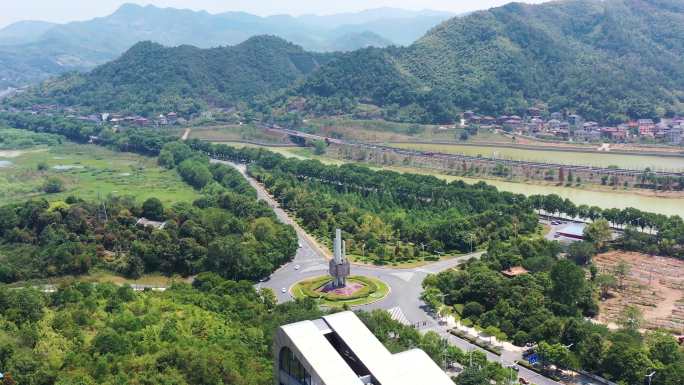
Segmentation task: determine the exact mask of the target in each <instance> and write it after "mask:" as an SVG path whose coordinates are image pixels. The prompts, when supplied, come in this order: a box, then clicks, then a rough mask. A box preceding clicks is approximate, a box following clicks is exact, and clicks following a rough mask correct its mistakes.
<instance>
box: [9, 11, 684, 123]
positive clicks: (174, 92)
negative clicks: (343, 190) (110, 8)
mask: <svg viewBox="0 0 684 385" xmlns="http://www.w3.org/2000/svg"><path fill="white" fill-rule="evenodd" d="M245 52H247V53H245ZM250 55H256V56H250ZM300 60H301V62H300ZM262 62H263V63H262ZM217 63H218V64H217ZM224 63H230V65H231V66H232V67H230V68H229V69H226V68H224V67H223V66H224ZM255 63H259V64H263V65H261V66H259V67H256V66H255ZM283 63H285V64H283ZM225 65H228V64H225ZM252 67H253V68H252ZM216 71H219V72H217V73H216ZM242 74H249V77H247V78H246V79H251V80H249V81H243V82H240V79H242V76H243V75H242ZM231 76H232V77H231ZM252 81H254V83H252ZM234 82H238V83H237V84H239V86H236V85H235V84H233V83H234ZM257 97H258V98H257ZM30 98H33V99H32V100H33V101H36V100H37V101H45V102H55V101H56V102H59V103H62V104H70V105H85V106H89V107H92V108H93V109H94V110H100V111H103V110H127V111H129V112H133V113H141V112H143V113H147V112H156V111H163V110H167V111H168V110H177V111H192V110H193V109H195V108H202V106H211V105H214V106H229V105H230V106H232V105H236V104H238V103H239V102H247V103H251V105H252V106H253V107H254V108H255V109H257V110H259V111H262V112H263V113H264V114H269V115H281V116H282V115H287V114H288V113H289V112H293V111H298V112H300V113H303V114H314V115H334V114H353V115H355V116H365V117H384V118H386V119H390V120H397V121H405V122H432V123H443V122H449V121H452V120H453V119H454V117H455V116H456V112H458V111H459V110H461V111H462V110H465V109H473V110H475V111H477V112H478V113H481V114H491V115H495V114H503V113H506V114H509V115H510V114H513V113H517V114H519V113H520V112H523V111H525V110H526V109H527V108H528V107H531V106H541V107H542V108H548V109H549V110H551V111H560V110H567V111H571V112H578V113H580V114H581V115H583V116H584V117H586V118H588V119H591V120H597V121H600V122H617V121H622V120H625V119H627V118H644V117H653V118H655V117H659V116H665V115H673V114H675V113H684V3H682V2H681V1H680V0H566V1H557V2H551V3H546V4H541V5H525V4H520V3H511V4H508V5H506V6H503V7H498V8H492V9H490V10H487V11H481V12H476V13H473V14H470V15H467V16H463V17H455V18H452V19H450V20H448V21H446V22H444V23H442V24H440V25H439V26H438V27H436V28H433V29H432V30H430V31H429V32H428V33H427V34H426V35H424V36H423V37H422V38H420V39H419V40H418V41H416V42H415V43H413V44H411V45H409V46H408V47H387V48H364V49H359V50H356V51H352V52H347V53H328V54H320V53H318V54H314V53H310V52H307V51H304V50H302V49H300V48H299V47H296V46H292V45H290V44H289V43H287V42H285V41H284V40H282V39H279V38H275V37H260V38H257V39H250V40H248V41H246V42H244V43H243V44H240V45H238V46H236V47H231V48H220V49H214V50H205V51H203V50H199V49H196V48H190V47H180V48H163V47H161V46H157V45H151V44H149V43H147V44H142V45H137V46H136V47H134V48H133V49H131V50H130V51H129V52H128V53H126V54H125V55H124V56H123V57H121V58H120V59H118V60H116V61H114V62H111V63H108V64H106V65H104V66H101V67H99V68H98V69H96V70H95V71H93V72H92V73H90V74H86V75H72V76H65V77H62V78H61V79H56V80H53V81H50V82H48V83H45V84H44V85H43V86H42V87H40V88H37V89H36V90H35V91H34V92H29V93H27V94H25V95H23V96H22V99H20V101H19V102H21V100H23V102H24V103H27V102H28V100H31V99H30ZM257 99H258V100H257ZM190 102H192V103H199V104H200V105H201V106H198V105H196V104H188V103H190ZM189 106H191V107H189Z"/></svg>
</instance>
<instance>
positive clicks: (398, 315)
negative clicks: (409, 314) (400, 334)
mask: <svg viewBox="0 0 684 385" xmlns="http://www.w3.org/2000/svg"><path fill="white" fill-rule="evenodd" d="M387 312H388V313H389V314H390V317H391V318H392V319H393V320H395V321H397V322H399V323H402V324H404V325H406V326H411V322H409V320H408V318H406V315H405V314H404V312H403V311H402V310H401V308H400V307H399V306H395V307H393V308H391V309H388V310H387Z"/></svg>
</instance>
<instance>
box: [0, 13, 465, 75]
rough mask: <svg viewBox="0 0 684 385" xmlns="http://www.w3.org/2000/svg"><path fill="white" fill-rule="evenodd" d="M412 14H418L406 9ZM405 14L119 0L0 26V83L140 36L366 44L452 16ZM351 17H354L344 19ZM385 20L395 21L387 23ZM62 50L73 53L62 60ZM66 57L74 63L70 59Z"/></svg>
mask: <svg viewBox="0 0 684 385" xmlns="http://www.w3.org/2000/svg"><path fill="white" fill-rule="evenodd" d="M369 12H370V11H369ZM411 14H415V15H416V16H414V17H408V16H409V15H411ZM403 15H404V17H402V18H400V19H392V18H388V17H384V18H382V15H381V12H375V13H372V12H371V13H370V14H364V13H349V14H344V15H343V16H340V17H337V16H335V15H326V16H306V17H292V16H288V15H279V16H270V17H261V16H256V15H251V14H249V13H245V12H224V13H220V14H210V13H208V12H206V11H192V10H188V9H176V8H169V7H167V8H161V7H156V6H152V5H147V6H140V5H135V4H124V5H122V6H121V7H119V8H118V9H117V10H116V11H115V12H114V13H112V14H111V15H109V16H104V17H98V18H94V19H91V20H86V21H78V22H71V23H66V24H55V25H50V24H36V25H35V26H34V27H33V28H34V29H35V30H34V31H30V29H31V27H30V24H27V25H25V26H24V32H23V35H25V37H24V38H23V39H21V40H18V41H15V40H16V39H15V40H11V39H10V38H9V37H8V38H7V39H5V44H3V40H2V36H3V31H4V33H5V35H7V36H10V35H11V33H12V31H13V30H16V29H19V28H21V27H22V24H21V23H17V24H13V25H10V26H8V27H6V28H4V29H2V30H0V63H2V64H3V65H2V66H0V88H2V87H6V86H19V85H22V84H25V83H30V82H33V81H36V80H43V79H45V78H47V77H49V76H53V75H58V74H60V73H62V72H67V71H71V70H88V69H91V68H93V67H94V66H95V65H98V64H104V63H105V62H107V61H110V60H113V59H115V58H116V57H118V56H119V55H121V54H122V53H123V52H125V51H126V50H127V49H128V48H130V47H131V46H133V45H134V44H135V43H137V42H139V41H146V40H150V41H155V42H158V43H161V44H164V45H167V46H177V45H183V44H189V45H195V46H198V47H201V48H212V47H219V46H230V45H235V44H239V43H241V42H243V41H245V40H247V39H248V38H249V37H252V36H257V35H277V36H280V37H282V38H284V39H286V40H289V41H292V42H294V43H296V44H298V45H301V46H303V47H304V48H306V49H307V50H309V51H316V52H328V51H335V50H341V49H343V50H354V49H357V48H363V47H367V46H371V45H373V46H388V45H392V44H408V43H410V42H412V41H413V40H415V39H417V38H418V37H420V36H421V35H422V34H423V33H424V32H425V31H426V30H427V29H429V28H430V27H432V26H433V25H435V24H438V23H439V22H441V21H442V20H444V19H446V18H448V17H450V16H451V14H447V13H438V12H435V13H434V15H433V14H429V13H425V12H412V11H405V13H404V14H403ZM336 18H337V19H336ZM354 18H356V19H357V20H356V21H355V22H354V23H352V24H350V22H351V21H354ZM390 21H392V22H391V23H390ZM387 24H390V25H392V26H393V28H388V27H387ZM338 29H339V30H338ZM394 35H396V39H395V38H394V37H393V36H394ZM13 41H14V43H13ZM43 51H44V52H45V53H43ZM54 52H58V53H54ZM60 55H65V56H68V57H71V58H73V60H71V61H69V62H67V63H66V64H64V63H63V62H62V61H61V60H60ZM71 62H75V63H78V65H69V64H70V63H71ZM33 63H43V65H34V64H33Z"/></svg>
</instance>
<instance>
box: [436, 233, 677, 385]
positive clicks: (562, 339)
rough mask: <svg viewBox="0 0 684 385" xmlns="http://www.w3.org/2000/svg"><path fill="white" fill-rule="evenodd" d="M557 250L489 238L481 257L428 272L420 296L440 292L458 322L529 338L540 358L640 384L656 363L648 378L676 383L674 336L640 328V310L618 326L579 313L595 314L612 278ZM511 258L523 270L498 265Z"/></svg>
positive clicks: (537, 242) (551, 245)
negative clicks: (511, 272)
mask: <svg viewBox="0 0 684 385" xmlns="http://www.w3.org/2000/svg"><path fill="white" fill-rule="evenodd" d="M578 245H581V243H580V244H578ZM559 252H560V248H559V245H558V243H556V242H550V241H546V240H543V239H521V238H516V239H513V240H512V241H510V242H493V243H490V245H489V247H488V251H487V253H486V254H485V255H484V256H483V257H482V259H481V261H472V262H470V263H468V264H467V265H466V266H464V267H463V268H461V269H460V270H449V271H445V272H442V273H439V274H437V275H434V276H430V277H428V278H427V279H426V280H425V281H424V282H423V286H424V287H425V289H426V291H425V292H424V294H423V297H424V298H425V299H426V301H427V302H428V303H432V306H434V307H435V308H437V307H439V306H440V301H441V298H444V302H445V303H446V305H448V306H449V307H450V308H451V309H454V313H455V314H456V316H457V317H459V318H461V322H462V323H463V324H464V325H473V324H476V325H478V326H479V327H481V328H482V329H483V330H485V332H486V333H488V334H490V335H496V336H497V337H499V338H503V339H509V340H511V341H513V342H514V343H515V344H518V345H521V346H522V345H524V344H526V343H535V344H536V348H535V351H536V353H537V355H538V357H539V359H540V360H541V362H542V364H543V365H550V364H553V365H557V366H558V367H561V368H571V369H584V370H587V371H590V372H594V373H597V374H599V375H601V376H604V377H605V378H608V379H610V380H612V381H615V382H618V383H625V384H642V383H643V379H644V376H645V375H646V374H648V373H649V372H650V371H649V369H650V368H655V369H656V370H657V375H656V376H654V377H653V384H658V385H660V384H663V385H678V384H681V381H682V379H683V378H684V350H682V348H681V347H680V346H679V345H678V343H677V341H676V339H675V338H674V337H673V336H672V335H671V334H669V333H665V332H647V333H643V334H642V333H641V331H640V330H639V328H640V326H641V320H640V314H639V313H638V311H637V310H635V309H631V308H628V309H627V310H626V311H625V313H624V314H623V315H622V319H621V320H620V329H618V330H610V329H608V328H607V327H606V326H605V325H601V324H597V323H594V322H591V321H589V320H586V319H585V318H584V317H593V316H595V315H596V314H597V312H598V306H597V303H596V301H597V298H598V297H599V293H600V292H601V291H602V290H605V287H606V286H611V287H614V286H615V285H616V282H617V281H616V278H615V277H614V276H612V275H610V274H608V273H604V274H598V273H597V270H596V269H594V268H590V269H589V270H590V274H587V272H586V271H585V270H584V269H582V267H581V264H580V265H578V264H576V263H575V262H574V261H572V260H570V259H561V258H559ZM570 254H572V252H571V253H570ZM511 264H513V265H519V264H522V265H523V266H525V267H526V268H528V269H529V271H530V273H529V274H523V275H518V276H516V277H513V278H507V277H504V276H503V275H502V274H501V273H500V271H501V270H502V269H503V268H506V267H508V266H510V265H511Z"/></svg>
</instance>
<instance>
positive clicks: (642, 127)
mask: <svg viewBox="0 0 684 385" xmlns="http://www.w3.org/2000/svg"><path fill="white" fill-rule="evenodd" d="M637 128H638V129H639V135H640V136H651V137H653V136H655V128H656V126H655V124H654V123H653V120H652V119H639V120H637Z"/></svg>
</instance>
